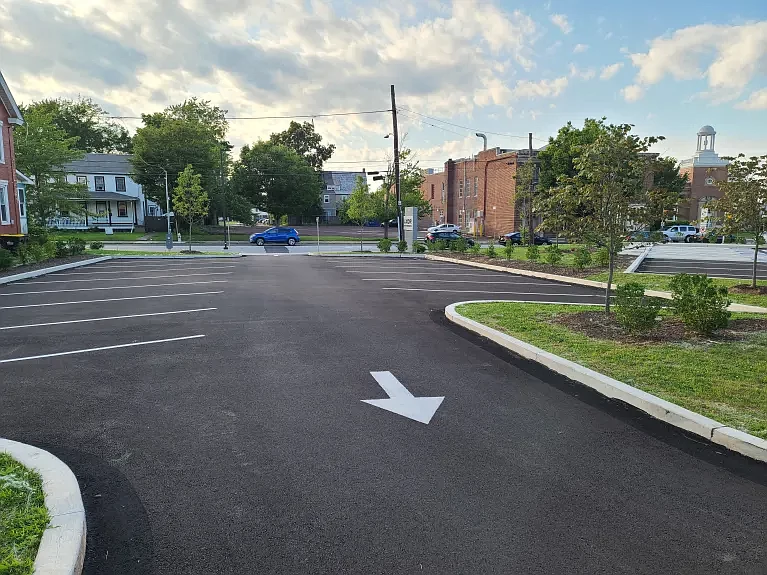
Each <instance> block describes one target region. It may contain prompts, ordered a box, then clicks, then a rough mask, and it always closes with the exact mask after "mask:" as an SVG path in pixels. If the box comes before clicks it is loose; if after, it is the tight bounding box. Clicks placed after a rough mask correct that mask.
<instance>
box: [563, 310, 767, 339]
mask: <svg viewBox="0 0 767 575" xmlns="http://www.w3.org/2000/svg"><path fill="white" fill-rule="evenodd" d="M551 323H554V324H558V325H563V326H565V327H567V328H568V329H570V330H572V331H575V332H578V333H582V334H583V335H585V336H588V337H590V338H593V339H607V340H612V341H617V342H620V343H681V342H690V341H700V342H704V341H739V340H743V339H745V338H747V337H748V335H749V334H752V333H754V332H767V318H765V319H761V318H759V319H756V318H747V319H746V318H744V319H733V320H730V323H729V325H728V326H727V329H722V330H719V331H717V332H716V333H714V334H713V335H712V336H710V337H701V336H697V335H695V334H690V333H689V332H687V331H686V330H685V328H684V324H683V323H682V322H681V320H679V319H677V318H670V317H664V318H663V321H660V322H658V325H657V327H655V328H654V329H653V330H652V331H650V332H648V333H647V334H643V335H634V334H630V333H627V332H626V331H624V330H623V328H622V327H621V326H620V325H619V324H618V321H617V320H616V319H615V314H614V313H612V314H610V315H609V316H608V315H606V314H605V313H604V312H603V311H581V312H576V313H563V314H559V315H557V316H555V317H554V318H552V320H551Z"/></svg>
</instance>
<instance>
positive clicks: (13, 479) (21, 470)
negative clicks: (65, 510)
mask: <svg viewBox="0 0 767 575" xmlns="http://www.w3.org/2000/svg"><path fill="white" fill-rule="evenodd" d="M49 522H50V517H49V516H48V510H47V509H46V508H45V499H44V497H43V487H42V479H41V478H40V476H39V475H38V474H37V473H35V472H34V471H31V470H29V469H27V468H26V467H24V466H23V465H21V463H19V462H18V461H16V460H15V459H13V458H11V456H10V455H8V454H7V453H0V573H8V574H10V575H27V574H31V573H32V566H33V564H34V562H35V556H36V555H37V548H38V547H39V546H40V539H41V538H42V536H43V531H45V528H46V527H47V526H48V523H49Z"/></svg>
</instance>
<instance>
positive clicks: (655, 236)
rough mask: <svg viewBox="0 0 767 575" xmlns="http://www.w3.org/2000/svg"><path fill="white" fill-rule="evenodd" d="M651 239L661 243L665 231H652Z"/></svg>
mask: <svg viewBox="0 0 767 575" xmlns="http://www.w3.org/2000/svg"><path fill="white" fill-rule="evenodd" d="M650 241H651V242H653V243H659V242H662V241H663V232H658V231H656V232H652V233H651V234H650Z"/></svg>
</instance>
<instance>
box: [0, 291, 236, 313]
mask: <svg viewBox="0 0 767 575" xmlns="http://www.w3.org/2000/svg"><path fill="white" fill-rule="evenodd" d="M221 293H224V292H222V291H198V292H194V293H169V294H161V295H137V296H132V297H110V298H106V299H85V300H80V301H57V302H52V303H28V304H24V305H6V306H2V307H0V310H3V309H22V308H27V307H50V306H56V305H77V304H86V303H103V302H111V301H130V300H134V299H156V298H163V297H189V296H196V295H216V294H221Z"/></svg>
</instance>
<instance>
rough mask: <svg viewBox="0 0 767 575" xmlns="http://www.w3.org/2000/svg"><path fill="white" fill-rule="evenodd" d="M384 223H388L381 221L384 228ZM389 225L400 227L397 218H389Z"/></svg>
mask: <svg viewBox="0 0 767 575" xmlns="http://www.w3.org/2000/svg"><path fill="white" fill-rule="evenodd" d="M384 224H386V222H381V227H382V228H383V227H384ZM389 227H390V228H397V227H399V222H398V221H397V218H394V219H393V220H389Z"/></svg>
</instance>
